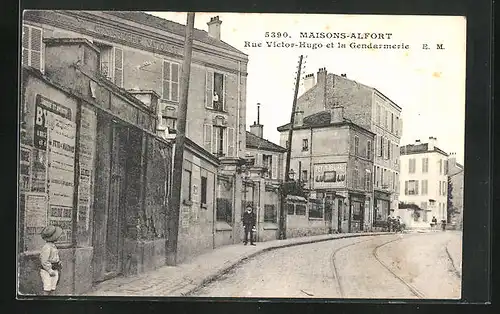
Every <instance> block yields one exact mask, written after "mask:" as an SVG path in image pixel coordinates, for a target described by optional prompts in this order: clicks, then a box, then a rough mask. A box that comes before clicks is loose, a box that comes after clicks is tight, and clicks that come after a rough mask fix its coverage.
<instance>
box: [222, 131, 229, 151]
mask: <svg viewBox="0 0 500 314" xmlns="http://www.w3.org/2000/svg"><path fill="white" fill-rule="evenodd" d="M228 133H229V128H224V129H223V135H222V153H223V154H224V156H228V142H229V140H228V136H229V134H228Z"/></svg>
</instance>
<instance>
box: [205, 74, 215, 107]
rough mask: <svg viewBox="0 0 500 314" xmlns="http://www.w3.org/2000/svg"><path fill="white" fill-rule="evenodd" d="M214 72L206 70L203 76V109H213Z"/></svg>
mask: <svg viewBox="0 0 500 314" xmlns="http://www.w3.org/2000/svg"><path fill="white" fill-rule="evenodd" d="M213 90H214V72H212V71H210V70H207V72H206V76H205V107H207V108H209V109H213V108H214V103H213Z"/></svg>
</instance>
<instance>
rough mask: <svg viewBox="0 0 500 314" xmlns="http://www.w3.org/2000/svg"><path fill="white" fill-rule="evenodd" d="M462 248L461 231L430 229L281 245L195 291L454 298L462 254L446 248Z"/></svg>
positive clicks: (206, 293)
mask: <svg viewBox="0 0 500 314" xmlns="http://www.w3.org/2000/svg"><path fill="white" fill-rule="evenodd" d="M460 246H461V233H458V232H430V233H413V234H395V235H389V236H382V237H376V236H374V237H371V236H370V237H360V238H347V239H338V240H335V241H327V242H320V243H313V244H307V245H301V246H295V247H289V248H283V249H278V250H274V251H271V252H267V253H263V254H261V255H258V256H256V257H254V258H252V259H250V260H248V261H247V262H245V263H243V264H241V265H240V266H239V267H236V268H234V269H232V270H231V271H230V272H228V273H226V274H225V275H224V276H223V277H221V278H219V279H218V280H217V281H215V282H212V283H211V284H209V285H207V286H205V287H204V288H202V289H200V290H198V291H197V292H196V295H197V296H201V297H291V298H311V297H312V298H405V299H407V298H408V299H412V298H431V299H432V298H435V299H437V298H448V299H453V298H455V299H456V298H460V286H461V283H460V277H459V275H458V274H457V271H456V269H455V267H456V266H454V265H460V264H461V255H460V254H459V253H457V251H456V250H454V249H450V248H451V247H453V248H456V247H460ZM447 251H448V253H447ZM451 252H453V253H451ZM458 252H460V251H459V250H458ZM457 269H459V267H457Z"/></svg>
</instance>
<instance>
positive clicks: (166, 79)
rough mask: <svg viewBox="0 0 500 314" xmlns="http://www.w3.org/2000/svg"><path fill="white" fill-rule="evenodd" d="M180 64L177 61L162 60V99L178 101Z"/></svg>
mask: <svg viewBox="0 0 500 314" xmlns="http://www.w3.org/2000/svg"><path fill="white" fill-rule="evenodd" d="M179 78H180V66H179V64H178V63H174V62H170V61H166V60H164V61H163V78H162V99H165V100H170V101H175V102H178V101H179Z"/></svg>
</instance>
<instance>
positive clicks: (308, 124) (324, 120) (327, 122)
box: [278, 110, 375, 134]
mask: <svg viewBox="0 0 500 314" xmlns="http://www.w3.org/2000/svg"><path fill="white" fill-rule="evenodd" d="M331 116H332V113H331V111H330V110H324V111H320V112H317V113H314V114H312V115H309V116H307V117H305V118H304V119H303V120H302V125H300V126H298V125H296V126H294V127H293V129H294V130H297V129H309V128H319V127H326V126H342V125H348V126H354V127H356V128H359V129H361V130H364V131H366V132H368V133H370V134H375V133H373V132H372V131H370V130H368V129H365V128H364V127H362V126H360V125H357V124H355V123H354V122H352V121H351V120H349V119H347V118H344V120H343V121H340V122H331ZM289 129H290V123H287V124H285V125H282V126H279V127H278V131H279V132H283V131H287V130H289Z"/></svg>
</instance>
